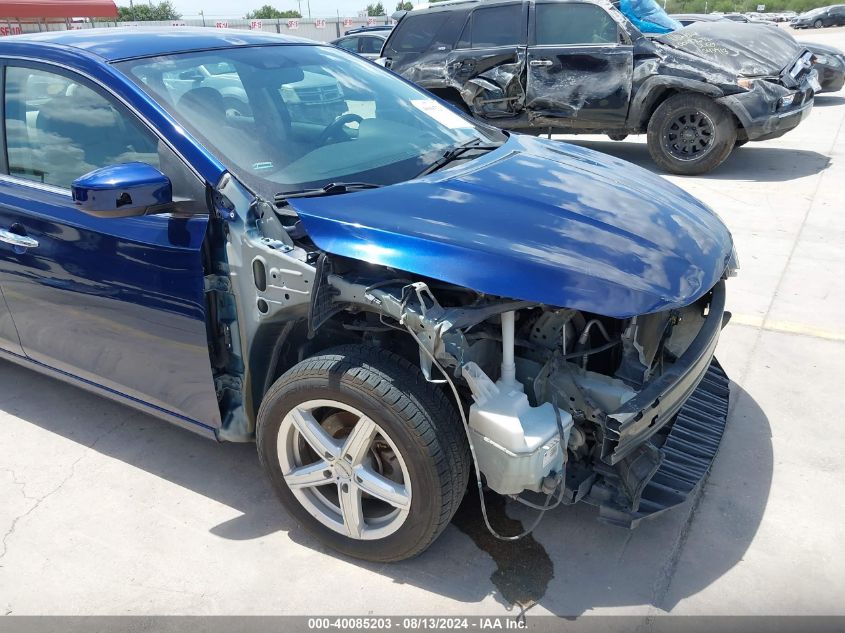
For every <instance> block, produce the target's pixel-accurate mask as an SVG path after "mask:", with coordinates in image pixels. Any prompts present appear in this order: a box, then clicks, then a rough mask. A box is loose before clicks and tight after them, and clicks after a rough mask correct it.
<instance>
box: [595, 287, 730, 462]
mask: <svg viewBox="0 0 845 633" xmlns="http://www.w3.org/2000/svg"><path fill="white" fill-rule="evenodd" d="M724 313H725V282H724V281H720V282H719V283H717V284H716V285H715V286H714V287H713V291H712V294H711V296H710V305H709V308H708V313H707V318H706V319H705V321H704V324H703V325H702V327H701V330H700V331H699V332H698V335H697V336H696V337H695V339H693V341H692V343H691V344H690V346H689V347H688V348H687V350H686V351H685V352H684V353H683V354H682V355H681V357H680V358H678V360H677V361H676V362H675V363H673V364H672V365H670V366H669V367H667V368H666V369H665V370H664V372H663V374H662V375H661V376H659V377H658V378H655V379H654V380H652V381H651V383H650V384H649V385H648V386H647V387H646V388H645V389H643V390H642V391H641V392H640V393H639V394H638V395H637V396H636V397H634V398H632V399H631V400H628V401H627V402H626V403H625V404H624V405H622V407H620V408H619V409H617V410H616V411H614V412H612V413H610V414H608V416H607V420H606V422H605V428H604V441H603V443H602V453H601V455H602V461H604V462H605V463H607V464H610V465H614V464H617V463H619V462H620V461H622V459H623V458H625V457H628V456H629V455H630V454H631V453H632V452H634V451H635V450H636V449H637V447H639V446H641V445H642V444H643V443H644V442H645V441H646V440H648V439H649V438H650V437H651V436H652V435H654V434H655V433H657V432H658V431H660V430H661V429H662V428H663V427H665V426H666V425H667V424H668V423H669V422H670V421H671V420H672V418H673V417H674V416H675V414H676V413H677V412H678V411H679V410H680V409H681V407H682V406H683V404H684V402H686V400H687V398H689V397H690V395H691V394H692V393H693V392H694V391H695V389H696V387H697V386H698V383H699V382H700V381H701V380H702V379H703V378H704V376H705V373H706V372H707V371H708V369H707V368H708V366H709V365H710V361H711V359H712V358H713V353H714V352H715V350H716V344H717V343H718V342H719V334H720V333H721V331H722V325H723V318H724Z"/></svg>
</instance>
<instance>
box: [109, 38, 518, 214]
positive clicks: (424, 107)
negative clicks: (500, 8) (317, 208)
mask: <svg viewBox="0 0 845 633" xmlns="http://www.w3.org/2000/svg"><path fill="white" fill-rule="evenodd" d="M118 67H119V68H120V69H121V70H122V71H123V72H124V73H126V74H127V75H128V76H129V77H130V78H132V79H133V81H135V82H136V83H138V84H139V85H140V86H141V87H142V88H143V89H144V90H145V91H146V92H147V93H149V94H150V95H151V96H152V97H153V98H155V99H156V100H157V101H158V102H159V103H160V104H161V105H162V106H163V107H164V108H165V109H167V110H168V112H170V113H171V114H172V115H173V117H174V118H175V119H176V120H177V121H179V123H180V124H182V125H184V127H185V128H186V129H188V130H189V131H191V133H193V134H194V135H195V136H196V137H197V138H198V139H199V140H200V141H201V142H202V143H203V144H204V145H206V147H207V148H208V149H209V150H210V151H212V152H213V153H214V154H215V155H217V157H218V158H219V159H220V160H221V161H222V162H223V163H224V164H226V165H227V166H228V167H229V168H230V169H231V171H232V172H233V173H235V174H236V175H237V176H238V177H239V178H240V179H241V180H242V181H243V182H244V183H245V184H246V185H247V186H249V187H250V188H251V189H253V190H254V191H255V192H256V193H258V194H259V195H261V196H262V197H267V198H270V197H272V196H273V195H274V194H276V193H279V192H287V191H295V190H301V189H308V188H315V187H322V186H323V185H326V184H328V183H332V182H343V181H357V182H368V183H375V184H382V185H386V184H392V183H395V182H400V181H403V180H409V179H411V178H413V177H414V176H416V175H417V174H419V173H420V172H421V171H423V170H424V169H425V168H426V167H427V166H428V165H429V164H430V163H432V162H434V161H436V160H437V159H438V158H440V157H441V156H442V155H443V152H444V151H446V150H447V149H450V148H452V147H455V146H458V145H461V144H464V143H467V142H468V141H471V140H473V139H479V140H480V141H484V142H490V141H501V140H504V138H505V137H504V135H502V134H501V133H500V132H497V131H495V130H492V129H490V130H488V129H486V128H480V127H478V126H477V125H476V124H474V123H472V122H471V121H470V120H469V119H467V118H464V117H463V116H460V115H458V114H456V113H455V112H454V111H453V110H451V109H449V108H447V107H445V106H443V105H442V104H441V103H440V102H439V101H436V100H435V99H433V98H432V97H431V95H429V94H428V93H425V92H423V91H421V90H420V89H418V88H415V87H413V86H411V85H410V84H408V83H406V82H404V81H403V80H401V79H399V78H397V77H395V76H394V75H393V74H392V73H390V72H389V71H386V70H384V69H382V68H380V67H378V66H376V65H375V64H372V63H370V62H368V61H365V60H362V59H360V58H358V57H357V56H354V55H351V54H349V53H345V52H343V51H340V50H337V49H334V48H330V47H327V46H313V45H278V46H262V47H239V48H231V49H221V50H214V51H204V52H193V53H181V54H176V55H168V56H164V57H156V58H152V59H141V60H131V61H127V62H121V63H119V64H118Z"/></svg>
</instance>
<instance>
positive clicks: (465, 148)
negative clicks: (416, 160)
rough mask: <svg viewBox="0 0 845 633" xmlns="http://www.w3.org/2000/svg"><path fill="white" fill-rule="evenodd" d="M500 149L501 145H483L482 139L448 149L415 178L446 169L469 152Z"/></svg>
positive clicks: (471, 140) (474, 139) (475, 139)
mask: <svg viewBox="0 0 845 633" xmlns="http://www.w3.org/2000/svg"><path fill="white" fill-rule="evenodd" d="M500 147H501V144H496V143H482V142H481V139H480V138H473V139H470V140H468V141H467V142H466V143H461V144H460V145H458V146H457V147H453V148H451V149H447V150H446V151H445V152H444V153H443V156H441V157H440V158H438V159H437V160H436V161H434V162H433V163H431V165H429V166H428V167H426V168H425V169H423V170H422V171H421V172H420V173H418V174H417V175H416V176H415V178H419V177H420V176H425V175H427V174H430V173H432V172H435V171H437V170H438V169H441V168H443V167H445V166H446V165H448V164H449V163H451V162H452V161H455V160H457V159H458V158H460V157H461V156H462V155H463V154H466V153H467V152H471V151H473V150H479V151H490V150H494V149H498V148H500Z"/></svg>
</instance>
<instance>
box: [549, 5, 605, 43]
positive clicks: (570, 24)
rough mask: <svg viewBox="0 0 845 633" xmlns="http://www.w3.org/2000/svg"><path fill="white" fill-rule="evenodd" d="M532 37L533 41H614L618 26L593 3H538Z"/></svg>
mask: <svg viewBox="0 0 845 633" xmlns="http://www.w3.org/2000/svg"><path fill="white" fill-rule="evenodd" d="M535 11H536V19H535V23H536V25H537V26H536V31H535V41H536V43H537V45H539V46H544V45H551V46H566V45H569V44H617V43H618V42H619V27H618V26H617V25H616V22H614V21H613V18H611V17H610V15H609V14H608V13H607V11H605V10H604V9H602V8H601V7H599V6H597V5H594V4H570V3H555V4H538V5H536V8H535Z"/></svg>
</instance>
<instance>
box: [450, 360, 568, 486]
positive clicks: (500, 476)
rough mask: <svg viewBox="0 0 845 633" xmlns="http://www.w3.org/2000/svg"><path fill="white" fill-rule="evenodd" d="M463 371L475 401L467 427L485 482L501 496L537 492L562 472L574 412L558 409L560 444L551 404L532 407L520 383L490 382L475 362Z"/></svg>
mask: <svg viewBox="0 0 845 633" xmlns="http://www.w3.org/2000/svg"><path fill="white" fill-rule="evenodd" d="M462 373H463V376H464V378H465V379H466V381H467V383H468V384H469V386H470V389H471V390H472V394H473V399H474V400H475V403H474V404H473V405H472V406H471V407H470V410H469V427H470V433H471V435H472V445H473V447H474V448H475V454H476V459H477V460H478V468H479V470H481V472H482V473H484V476H485V478H486V479H487V485H488V486H490V488H492V489H493V490H495V491H496V492H498V493H500V494H504V495H515V494H519V493H520V492H522V491H523V490H533V491H534V492H540V490H541V486H542V482H543V478H544V477H545V476H546V475H548V474H549V473H550V472H551V471H555V472H558V473H561V474H563V465H564V457H565V455H566V444H567V443H568V441H569V431H570V429H571V428H572V416H571V415H569V413H568V412H567V411H560V421H561V426H562V427H563V434H564V435H563V438H562V441H563V446H561V437H560V433H559V430H558V425H557V420H556V416H555V407H554V405H552V404H551V403H548V402H546V403H544V404H542V405H540V406H539V407H532V406H531V405H530V404H529V402H528V396H526V395H525V393H523V391H522V385H520V384H519V383H516V382H515V383H501V382H500V383H494V382H493V381H492V380H490V378H489V377H488V376H487V374H485V373H484V371H483V370H482V369H481V368H480V367H479V366H478V365H476V364H475V363H472V362H470V363H467V364H466V365H464V366H463V369H462Z"/></svg>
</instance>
